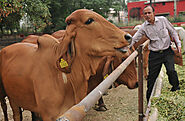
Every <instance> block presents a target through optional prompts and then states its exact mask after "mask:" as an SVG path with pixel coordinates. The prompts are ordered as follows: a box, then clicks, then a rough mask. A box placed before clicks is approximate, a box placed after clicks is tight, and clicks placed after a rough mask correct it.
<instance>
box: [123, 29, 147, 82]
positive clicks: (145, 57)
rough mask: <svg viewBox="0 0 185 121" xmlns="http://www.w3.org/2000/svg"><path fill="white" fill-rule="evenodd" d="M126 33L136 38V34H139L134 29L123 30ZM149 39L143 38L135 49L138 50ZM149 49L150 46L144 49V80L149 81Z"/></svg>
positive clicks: (136, 44)
mask: <svg viewBox="0 0 185 121" xmlns="http://www.w3.org/2000/svg"><path fill="white" fill-rule="evenodd" d="M122 30H123V31H125V32H128V33H129V34H130V35H132V36H134V34H135V33H136V32H137V30H132V29H122ZM146 40H148V38H147V37H146V36H143V37H142V38H141V39H140V40H139V41H138V42H136V43H135V44H134V48H138V47H139V45H141V44H143V43H144V42H145V41H146ZM149 52H150V51H149V49H148V45H146V46H145V48H144V49H143V74H144V78H145V79H147V76H148V70H147V69H148V56H149Z"/></svg>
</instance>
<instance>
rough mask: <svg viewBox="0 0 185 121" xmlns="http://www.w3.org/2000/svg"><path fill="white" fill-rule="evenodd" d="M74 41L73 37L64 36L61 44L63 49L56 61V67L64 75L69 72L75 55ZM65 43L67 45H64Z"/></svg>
mask: <svg viewBox="0 0 185 121" xmlns="http://www.w3.org/2000/svg"><path fill="white" fill-rule="evenodd" d="M66 39H70V40H67V41H66ZM74 40H75V37H74V36H73V37H65V36H64V39H63V40H62V42H61V44H62V46H64V47H63V48H64V52H63V54H62V55H61V56H60V57H59V59H58V60H57V67H58V68H59V70H61V71H62V72H65V73H70V72H71V66H72V63H73V60H74V58H75V55H76V51H75V43H74ZM65 42H68V43H67V44H66V43H65ZM64 43H65V44H64Z"/></svg>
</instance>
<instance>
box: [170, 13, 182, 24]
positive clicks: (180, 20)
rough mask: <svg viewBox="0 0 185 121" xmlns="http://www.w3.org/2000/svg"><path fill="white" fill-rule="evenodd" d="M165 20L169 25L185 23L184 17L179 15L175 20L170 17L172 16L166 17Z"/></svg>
mask: <svg viewBox="0 0 185 121" xmlns="http://www.w3.org/2000/svg"><path fill="white" fill-rule="evenodd" d="M167 18H168V20H169V21H170V22H171V23H176V22H185V16H184V15H179V16H177V17H176V18H174V17H172V16H168V17H167Z"/></svg>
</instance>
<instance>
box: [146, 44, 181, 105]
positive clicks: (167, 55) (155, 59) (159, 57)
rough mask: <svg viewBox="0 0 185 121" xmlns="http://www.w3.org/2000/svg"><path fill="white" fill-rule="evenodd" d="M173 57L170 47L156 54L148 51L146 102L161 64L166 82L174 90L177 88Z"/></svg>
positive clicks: (177, 81)
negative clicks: (167, 81) (165, 72)
mask: <svg viewBox="0 0 185 121" xmlns="http://www.w3.org/2000/svg"><path fill="white" fill-rule="evenodd" d="M173 55H174V52H173V50H172V49H171V47H169V48H168V49H166V50H163V51H157V52H156V51H150V54H149V60H148V63H149V64H148V66H149V74H148V79H147V93H146V98H147V102H148V101H149V98H150V95H151V93H152V89H153V86H154V84H155V81H156V79H157V77H158V75H159V73H160V70H161V67H162V64H164V65H165V67H166V71H167V75H168V80H169V82H170V84H171V85H172V86H173V87H175V88H176V87H178V86H179V80H178V76H177V72H176V71H175V67H174V57H173Z"/></svg>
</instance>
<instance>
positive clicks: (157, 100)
mask: <svg viewBox="0 0 185 121" xmlns="http://www.w3.org/2000/svg"><path fill="white" fill-rule="evenodd" d="M183 64H184V65H183V66H178V65H175V68H176V71H177V73H178V77H179V82H180V88H181V89H180V90H178V91H176V92H171V91H170V89H171V85H170V84H169V81H168V77H167V75H166V74H165V76H164V79H163V88H162V92H161V96H160V97H154V98H152V107H157V109H158V113H159V115H158V120H157V121H185V55H183Z"/></svg>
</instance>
